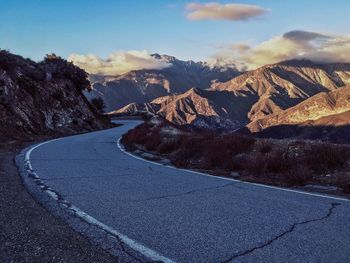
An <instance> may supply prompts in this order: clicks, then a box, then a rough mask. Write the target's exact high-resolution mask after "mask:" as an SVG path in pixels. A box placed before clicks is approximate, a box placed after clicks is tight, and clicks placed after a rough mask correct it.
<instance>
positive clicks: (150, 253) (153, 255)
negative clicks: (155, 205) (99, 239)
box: [24, 138, 174, 263]
mask: <svg viewBox="0 0 350 263" xmlns="http://www.w3.org/2000/svg"><path fill="white" fill-rule="evenodd" d="M60 139H62V138H59V139H54V140H50V141H46V142H42V143H39V144H37V145H35V146H33V147H32V148H30V149H29V150H28V151H27V152H26V154H25V157H24V161H25V163H27V165H28V168H29V169H30V170H33V167H32V165H31V163H30V154H31V153H32V151H33V150H35V149H37V148H39V147H40V146H42V145H45V144H48V143H51V142H54V141H57V140H60ZM45 192H46V194H48V195H49V196H50V197H51V198H52V199H54V200H56V201H57V196H56V194H54V192H53V191H45ZM70 209H72V210H74V211H75V213H76V215H77V216H79V217H80V218H82V219H83V220H85V221H86V222H88V223H90V224H93V225H96V226H98V227H99V228H101V229H103V230H104V231H106V232H108V233H110V234H112V235H115V236H117V237H118V238H119V239H120V240H121V241H122V242H123V243H124V244H126V245H127V246H129V247H130V248H131V249H133V250H135V251H137V252H138V253H140V254H142V255H144V256H145V257H147V258H149V259H151V260H154V261H161V262H164V263H174V261H173V260H171V259H169V258H167V257H164V256H162V255H160V254H159V253H158V252H156V251H154V250H153V249H151V248H148V247H146V246H144V245H142V244H141V243H138V242H137V241H135V240H133V239H131V238H129V237H128V236H126V235H124V234H122V233H120V232H119V231H117V230H115V229H113V228H111V227H110V226H107V225H105V224H104V223H102V222H100V221H98V220H97V219H96V218H94V217H92V216H90V215H89V214H87V213H85V212H84V211H82V210H81V209H79V208H78V207H76V206H74V205H72V206H71V208H70Z"/></svg>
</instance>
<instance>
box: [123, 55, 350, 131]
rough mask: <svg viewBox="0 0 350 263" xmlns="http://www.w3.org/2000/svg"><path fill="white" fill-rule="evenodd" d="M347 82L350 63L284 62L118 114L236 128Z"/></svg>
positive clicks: (330, 90) (135, 106)
mask: <svg viewBox="0 0 350 263" xmlns="http://www.w3.org/2000/svg"><path fill="white" fill-rule="evenodd" d="M349 82H350V64H325V65H318V64H314V63H312V62H310V61H287V62H282V63H278V64H273V65H267V66H264V67H261V68H259V69H257V70H253V71H250V72H247V73H244V74H242V75H240V76H238V77H235V78H233V79H232V80H230V81H227V82H223V83H214V84H213V85H212V87H211V88H210V89H208V90H205V91H201V90H190V91H189V92H185V93H183V94H181V95H176V96H165V97H161V98H158V99H155V100H153V101H152V103H148V104H130V105H128V106H126V107H124V108H123V109H120V110H118V111H117V113H118V114H122V113H123V112H125V113H129V114H130V113H133V112H134V113H135V112H137V111H140V110H141V111H145V110H147V111H151V112H152V113H157V114H160V115H162V116H164V117H165V118H166V119H167V120H169V121H172V122H173V123H176V124H181V125H183V124H192V125H195V126H201V127H211V128H217V127H220V128H225V129H236V128H239V127H242V126H245V125H247V124H249V123H251V122H253V123H254V122H256V121H257V120H259V119H263V118H265V117H266V116H270V115H273V114H277V113H279V112H283V111H284V110H287V109H289V108H291V107H294V106H296V105H298V104H300V103H302V102H303V101H305V100H307V99H309V98H312V97H313V96H315V95H317V94H319V93H322V94H326V93H325V92H332V91H336V90H338V89H339V88H343V87H345V85H347V84H348V83H349ZM330 94H331V93H330ZM322 107H323V106H320V108H322ZM319 114H321V112H320V111H318V112H317V113H315V114H314V115H315V116H313V118H314V119H315V118H319V117H322V116H324V115H322V114H321V115H319ZM318 115H319V116H318ZM295 118H297V117H295ZM299 121H301V120H299Z"/></svg>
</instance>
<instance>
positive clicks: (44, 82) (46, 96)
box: [0, 50, 110, 141]
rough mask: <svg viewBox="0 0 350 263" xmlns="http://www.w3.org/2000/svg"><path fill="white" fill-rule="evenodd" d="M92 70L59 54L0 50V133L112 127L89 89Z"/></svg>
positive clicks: (13, 135)
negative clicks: (35, 56) (28, 55)
mask: <svg viewBox="0 0 350 263" xmlns="http://www.w3.org/2000/svg"><path fill="white" fill-rule="evenodd" d="M87 77H88V75H87V73H86V72H85V71H84V70H82V69H80V68H78V67H76V66H74V65H73V64H72V63H69V62H67V61H66V60H64V59H62V58H61V57H58V56H56V55H54V54H52V55H47V56H46V57H45V59H44V60H43V61H41V62H39V63H37V62H34V61H32V60H30V59H25V58H23V57H21V56H18V55H14V54H11V53H10V52H8V51H6V50H0V139H1V140H2V141H6V140H12V139H17V140H18V139H22V140H25V139H33V138H36V137H40V136H46V135H47V136H51V135H54V134H57V135H66V134H72V133H76V132H84V131H91V130H96V129H101V128H107V127H110V124H109V120H108V119H107V118H106V117H104V116H102V115H101V114H99V112H98V110H96V108H95V107H93V106H91V105H90V103H89V102H88V101H87V99H86V98H85V96H84V95H83V93H82V92H83V91H84V90H89V89H90V82H89V81H88V79H87Z"/></svg>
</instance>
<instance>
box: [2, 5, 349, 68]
mask: <svg viewBox="0 0 350 263" xmlns="http://www.w3.org/2000/svg"><path fill="white" fill-rule="evenodd" d="M349 14H350V1H348V0H333V1H330V0H293V1H289V0H265V1H253V0H251V1H246V0H237V1H226V0H222V1H214V0H213V1H191V0H188V1H182V0H179V1H175V0H137V1H136V0H133V1H132V0H129V1H122V0H98V1H97V0H0V21H1V22H0V48H1V49H9V50H10V51H11V52H13V53H16V54H20V55H22V56H25V57H29V58H31V59H33V60H41V59H42V58H43V57H44V55H45V54H47V53H56V54H57V55H60V56H62V57H64V58H69V59H71V60H76V61H78V62H77V63H80V64H81V65H85V67H89V66H90V68H92V70H94V68H98V67H100V68H101V67H102V68H104V69H103V70H105V69H106V68H107V69H108V70H110V69H111V68H110V67H111V65H110V62H111V61H112V60H113V61H114V64H113V68H115V66H116V67H117V66H118V63H124V64H127V63H129V62H130V61H129V60H128V59H130V58H132V60H131V62H130V63H129V66H130V67H131V68H132V65H133V63H136V64H137V63H138V62H139V60H140V59H141V62H142V63H141V64H142V65H141V66H140V67H149V68H152V67H153V64H154V63H153V62H154V61H152V60H150V61H149V59H150V58H149V57H147V54H151V53H160V54H168V55H173V56H176V57H178V58H180V59H184V60H189V59H191V60H195V61H199V60H212V59H217V58H220V59H221V60H225V59H226V58H230V60H232V61H234V60H237V61H238V62H237V64H239V63H241V64H242V65H243V66H246V67H248V68H249V67H254V66H255V67H256V66H258V65H260V64H262V63H266V62H269V61H268V59H266V57H267V56H272V57H274V59H275V60H277V59H281V58H290V57H292V56H305V53H308V54H309V53H310V52H311V50H314V49H317V50H318V51H320V52H321V51H322V56H325V57H326V56H328V57H330V55H333V54H334V52H336V53H335V54H337V56H338V55H339V54H340V53H344V52H345V51H350V49H348V46H349V45H348V40H349V33H350V32H349V30H350V29H349V28H350V27H349V26H350V20H349V17H348V16H349ZM291 31H292V32H299V33H300V32H301V33H300V34H299V35H298V36H297V37H294V36H293V39H292V38H285V37H284V35H285V34H286V33H288V32H291ZM303 32H309V33H310V32H311V33H312V34H319V36H318V35H311V38H310V35H307V36H306V35H305V34H304V33H303ZM301 38H302V39H301ZM291 41H292V42H293V41H294V42H293V43H292V42H291ZM305 41H306V42H307V43H306V42H305ZM310 41H311V42H312V43H311V42H310ZM266 42H267V44H266ZM271 42H272V43H271ZM300 43H301V45H302V46H300ZM339 43H341V45H343V46H344V45H345V46H346V49H342V50H340V51H339V50H337V51H334V50H333V49H334V46H335V44H336V46H339ZM344 43H345V44H344ZM349 43H350V42H349ZM261 45H262V48H261ZM314 45H316V46H314ZM320 45H322V47H320ZM330 45H333V46H332V47H331V49H332V50H331V51H330V48H329V46H330ZM276 46H278V49H282V51H280V53H278V54H275V53H273V54H271V52H272V51H271V49H272V50H273V49H276ZM281 47H283V48H281ZM325 47H326V48H327V49H326V50H325ZM261 49H263V50H261ZM266 49H269V50H268V51H267V50H266ZM285 49H287V50H285ZM291 49H294V50H293V51H291ZM295 49H301V50H303V52H302V53H300V52H299V53H296V52H295ZM129 51H131V53H130V52H129ZM137 52H139V53H137ZM325 52H328V53H327V54H325V55H324V53H325ZM330 52H333V53H330ZM125 53H126V55H125ZM243 53H244V54H243ZM88 55H89V56H88ZM308 56H310V57H318V56H319V53H316V54H315V53H313V54H312V55H308ZM343 57H344V56H343ZM343 57H342V58H340V59H344V58H343ZM135 58H136V60H135ZM253 60H254V61H259V63H255V62H254V61H253ZM270 60H271V59H270ZM135 61H136V62H135ZM271 61H272V62H273V61H274V60H271ZM227 62H228V61H227ZM108 63H109V64H108ZM145 65H146V66H145ZM155 66H156V67H157V66H158V67H162V65H155ZM163 66H166V65H163ZM113 68H112V69H111V70H113ZM128 69H129V67H127V69H125V70H128ZM121 71H122V70H121Z"/></svg>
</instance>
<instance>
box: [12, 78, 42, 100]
mask: <svg viewBox="0 0 350 263" xmlns="http://www.w3.org/2000/svg"><path fill="white" fill-rule="evenodd" d="M16 82H17V85H18V86H19V87H20V88H21V89H24V90H26V91H27V92H28V93H29V94H30V95H32V96H35V95H36V94H37V92H38V86H37V84H36V83H35V82H34V81H32V80H31V79H29V78H27V77H25V76H20V77H19V78H18V79H17V81H16Z"/></svg>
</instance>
